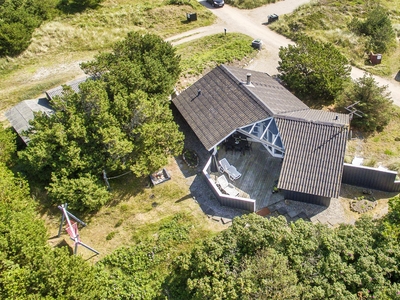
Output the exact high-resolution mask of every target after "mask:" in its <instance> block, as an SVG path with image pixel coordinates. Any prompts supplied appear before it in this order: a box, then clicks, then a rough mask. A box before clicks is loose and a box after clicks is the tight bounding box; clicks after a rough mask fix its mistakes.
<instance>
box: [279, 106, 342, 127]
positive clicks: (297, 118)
mask: <svg viewBox="0 0 400 300" xmlns="http://www.w3.org/2000/svg"><path fill="white" fill-rule="evenodd" d="M305 110H306V109H305ZM310 110H311V109H310ZM274 118H278V119H279V118H280V119H285V120H290V121H299V122H304V123H312V124H318V125H326V126H335V127H342V128H343V127H348V125H347V124H338V123H333V122H328V121H322V120H311V119H306V118H302V117H294V116H288V115H285V114H276V115H274Z"/></svg>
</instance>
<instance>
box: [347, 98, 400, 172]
mask: <svg viewBox="0 0 400 300" xmlns="http://www.w3.org/2000/svg"><path fill="white" fill-rule="evenodd" d="M353 137H354V138H353V139H352V140H350V141H349V142H348V144H347V149H346V162H348V163H351V160H352V159H353V158H354V157H355V156H358V157H363V158H364V163H363V165H365V166H369V167H379V166H382V167H385V168H388V169H389V170H392V171H397V172H399V171H400V108H399V107H398V106H395V105H393V114H392V119H391V121H390V123H389V125H388V126H387V127H386V128H385V129H384V130H383V131H382V132H376V133H373V134H371V135H369V136H361V135H360V134H359V133H356V132H355V133H354V134H353Z"/></svg>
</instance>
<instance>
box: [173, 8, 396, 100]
mask: <svg viewBox="0 0 400 300" xmlns="http://www.w3.org/2000/svg"><path fill="white" fill-rule="evenodd" d="M199 2H200V3H201V4H202V5H204V6H205V7H207V8H208V9H210V11H211V12H212V13H214V14H215V15H216V16H217V17H218V21H217V23H215V24H213V25H211V26H207V27H202V28H197V29H195V30H191V31H187V32H185V33H183V34H180V35H177V36H174V37H171V38H169V39H167V41H170V42H171V43H172V44H173V45H177V44H181V43H184V42H188V41H191V40H194V39H197V38H200V37H203V36H206V35H211V34H216V33H222V32H224V30H225V29H226V31H227V32H240V33H243V34H246V35H248V36H250V37H252V38H253V39H261V40H262V41H263V49H262V50H261V51H260V53H259V54H258V55H257V57H256V58H255V59H254V60H253V61H252V62H251V63H250V64H249V65H248V66H247V67H246V68H247V69H250V70H254V71H260V72H265V73H268V74H269V75H275V74H277V73H278V71H277V69H276V68H277V67H278V61H279V55H278V53H279V48H280V47H286V46H287V45H288V44H291V43H293V42H292V41H291V40H289V39H287V38H285V37H284V36H282V35H280V34H278V33H276V32H274V31H272V30H270V29H269V28H268V26H267V25H263V23H265V22H266V21H267V16H268V15H270V14H273V13H276V14H278V15H282V14H286V13H290V12H292V11H293V10H295V9H296V8H297V7H299V6H300V5H302V4H306V3H308V2H310V1H309V0H284V1H279V2H277V3H273V4H268V5H265V6H263V7H259V8H256V9H252V10H240V9H237V8H235V7H232V6H229V5H225V6H224V7H223V8H213V7H212V6H211V5H210V4H209V3H207V2H206V1H205V0H203V1H199ZM363 74H364V71H363V70H361V69H358V68H355V67H352V71H351V77H352V78H353V79H356V78H360V77H362V76H363ZM394 76H395V74H393V79H386V78H382V77H379V76H373V77H374V78H375V80H376V81H377V82H378V83H379V84H380V85H387V86H388V89H389V91H390V92H391V97H392V100H393V103H394V104H396V105H398V106H400V82H397V81H395V80H394Z"/></svg>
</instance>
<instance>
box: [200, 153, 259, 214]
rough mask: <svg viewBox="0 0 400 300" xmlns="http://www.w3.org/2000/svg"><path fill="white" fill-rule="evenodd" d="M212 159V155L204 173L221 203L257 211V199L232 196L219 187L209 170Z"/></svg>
mask: <svg viewBox="0 0 400 300" xmlns="http://www.w3.org/2000/svg"><path fill="white" fill-rule="evenodd" d="M211 161H212V157H210V158H209V160H208V161H207V163H206V165H205V167H204V168H203V172H202V173H203V177H204V179H205V180H206V182H207V184H208V186H209V187H210V189H211V190H212V191H213V193H214V195H215V197H216V198H217V199H218V201H219V203H220V204H221V205H224V206H228V207H232V208H238V209H243V210H247V211H250V212H255V211H256V200H254V199H248V198H242V197H232V196H229V195H225V194H223V193H222V192H221V191H220V190H219V188H218V187H217V184H216V183H215V181H214V180H213V179H212V178H211V175H210V173H209V171H208V170H209V169H210V165H211Z"/></svg>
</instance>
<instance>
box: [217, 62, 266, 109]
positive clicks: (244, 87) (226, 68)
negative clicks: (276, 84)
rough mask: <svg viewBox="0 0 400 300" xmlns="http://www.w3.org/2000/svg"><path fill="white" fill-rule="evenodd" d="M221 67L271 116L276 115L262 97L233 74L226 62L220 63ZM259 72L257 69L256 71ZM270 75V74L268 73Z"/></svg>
mask: <svg viewBox="0 0 400 300" xmlns="http://www.w3.org/2000/svg"><path fill="white" fill-rule="evenodd" d="M220 67H221V68H222V69H223V72H224V73H225V74H227V75H228V76H229V77H230V78H231V79H233V80H234V81H235V82H237V83H238V86H239V87H240V88H241V89H242V90H243V91H244V92H245V93H246V94H248V95H249V96H250V97H251V99H253V100H254V101H256V102H257V104H258V105H259V106H261V107H262V108H263V109H264V110H265V111H266V112H267V113H268V114H269V115H270V116H274V113H273V112H272V111H271V110H270V109H269V108H268V107H267V106H266V105H265V103H264V102H263V101H261V99H260V98H259V97H258V96H257V95H256V94H254V93H253V92H252V91H251V90H250V89H248V88H247V86H246V84H245V83H243V82H242V81H240V80H239V78H237V77H236V76H235V74H233V73H232V72H231V71H230V70H229V69H228V67H227V66H225V65H224V64H222V65H220ZM256 72H257V71H256ZM268 76H269V75H268Z"/></svg>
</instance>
